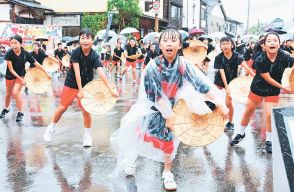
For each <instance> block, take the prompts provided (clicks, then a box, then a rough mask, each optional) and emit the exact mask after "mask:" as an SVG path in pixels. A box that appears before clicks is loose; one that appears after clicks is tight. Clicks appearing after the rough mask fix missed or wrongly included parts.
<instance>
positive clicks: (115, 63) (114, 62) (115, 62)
mask: <svg viewBox="0 0 294 192" xmlns="http://www.w3.org/2000/svg"><path fill="white" fill-rule="evenodd" d="M118 63H119V64H120V63H121V62H120V60H118V61H112V64H113V65H117V64H118Z"/></svg>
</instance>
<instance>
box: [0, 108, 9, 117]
mask: <svg viewBox="0 0 294 192" xmlns="http://www.w3.org/2000/svg"><path fill="white" fill-rule="evenodd" d="M8 112H9V110H7V109H5V108H4V109H3V110H2V112H1V114H0V119H3V118H4V117H5V115H6V114H7V113H8Z"/></svg>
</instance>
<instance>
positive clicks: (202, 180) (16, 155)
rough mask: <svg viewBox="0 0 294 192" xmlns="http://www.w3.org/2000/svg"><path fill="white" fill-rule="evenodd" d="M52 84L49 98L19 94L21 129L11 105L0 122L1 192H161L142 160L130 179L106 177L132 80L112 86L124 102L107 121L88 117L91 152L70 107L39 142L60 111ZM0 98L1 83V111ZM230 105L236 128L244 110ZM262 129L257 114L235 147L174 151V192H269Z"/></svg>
mask: <svg viewBox="0 0 294 192" xmlns="http://www.w3.org/2000/svg"><path fill="white" fill-rule="evenodd" d="M53 79H54V87H53V88H54V92H53V94H48V95H47V96H46V95H42V96H40V95H34V94H32V93H30V94H29V95H25V94H23V101H24V102H23V103H24V108H25V110H24V111H25V120H24V121H23V122H22V123H20V124H17V123H16V122H15V116H16V109H15V102H14V101H13V102H12V103H11V112H10V113H9V115H7V117H6V118H5V119H4V120H1V121H0V127H1V128H0V129H1V132H0V146H1V147H0V191H3V192H6V191H16V192H19V191H32V192H39V191H42V192H55V191H56V192H57V191H62V192H68V191H93V192H94V191H97V192H104V191H118V192H125V191H129V192H136V191H138V192H160V191H164V189H163V185H162V180H161V178H160V177H161V173H162V171H163V165H162V164H161V163H157V162H154V161H152V160H149V159H146V158H139V159H138V160H137V171H136V173H135V175H134V176H133V177H125V176H124V175H123V174H121V175H120V177H119V178H118V179H115V180H111V179H109V178H108V177H107V175H108V174H109V173H111V171H112V170H113V169H114V167H115V163H116V160H115V155H114V153H113V151H112V149H111V147H110V142H109V137H110V135H111V133H112V132H113V131H114V130H116V129H117V128H118V127H119V123H120V118H121V117H122V116H123V115H124V114H125V113H126V112H127V111H128V110H129V108H130V106H131V105H132V104H133V103H134V102H135V101H136V95H137V91H138V86H132V85H131V84H130V83H129V82H130V81H123V82H122V83H119V84H117V86H118V89H119V91H120V93H121V94H122V97H121V98H120V99H119V100H118V102H117V103H116V105H115V107H114V108H113V109H112V110H111V111H110V112H108V113H106V114H105V115H101V116H95V117H93V126H92V138H93V147H91V148H86V149H85V148H83V147H82V136H83V119H82V115H81V112H80V111H79V108H78V107H77V104H76V103H74V104H73V105H72V106H71V107H69V109H68V111H67V112H66V113H65V114H64V115H63V117H62V118H61V120H60V122H59V123H58V124H57V131H56V134H55V136H54V138H53V141H52V144H51V145H50V146H48V145H46V144H45V143H44V142H43V133H44V131H45V129H46V126H47V125H48V124H49V122H50V118H51V116H52V114H53V112H54V110H55V108H56V107H57V106H58V103H59V97H58V96H59V95H60V93H61V89H62V86H63V79H59V80H58V79H57V77H56V76H55V77H54V78H53ZM4 95H5V81H4V80H3V79H1V80H0V97H1V100H0V106H1V107H2V106H3V99H4ZM234 105H235V117H234V122H235V124H238V123H239V122H240V118H241V115H242V112H243V110H244V106H243V105H240V104H237V103H235V104H234ZM263 124H264V123H263V118H262V114H261V111H260V110H258V111H257V112H256V113H255V115H254V117H253V119H252V122H251V127H249V128H248V129H247V131H246V134H247V135H246V139H244V141H242V143H241V144H240V146H239V147H235V148H232V147H230V146H229V145H228V143H229V141H230V140H231V139H232V135H231V134H227V133H224V134H223V135H222V136H221V137H220V138H219V139H218V140H217V141H215V142H214V143H212V144H210V145H208V146H206V147H201V148H191V147H189V146H186V145H180V147H179V150H178V155H177V157H176V159H175V160H174V168H173V173H174V174H175V180H176V181H177V184H178V190H177V191H179V192H190V191H192V192H194V191H195V192H197V191H201V192H204V191H267V192H270V191H274V190H273V179H272V157H271V155H268V154H266V153H265V150H264V144H263V143H264V139H265V128H264V127H263V126H262V125H263Z"/></svg>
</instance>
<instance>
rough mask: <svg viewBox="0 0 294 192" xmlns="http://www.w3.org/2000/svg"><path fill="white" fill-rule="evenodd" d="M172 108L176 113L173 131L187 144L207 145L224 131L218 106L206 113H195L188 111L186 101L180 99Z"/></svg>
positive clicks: (223, 121)
mask: <svg viewBox="0 0 294 192" xmlns="http://www.w3.org/2000/svg"><path fill="white" fill-rule="evenodd" d="M173 110H174V112H175V113H176V119H175V123H174V131H173V133H174V134H175V136H176V137H177V138H178V139H179V140H180V141H182V142H183V143H185V144H187V145H190V146H194V147H200V146H205V145H208V144H210V143H212V142H213V141H215V140H216V139H217V138H218V137H220V136H221V134H222V133H223V132H224V127H225V120H224V118H223V117H222V116H221V115H220V113H219V109H218V108H216V109H215V110H213V111H212V112H210V113H208V114H205V115H197V114H194V113H192V112H190V111H189V109H188V107H187V104H186V102H185V101H184V100H182V99H180V100H179V101H178V102H177V104H176V105H175V106H174V108H173Z"/></svg>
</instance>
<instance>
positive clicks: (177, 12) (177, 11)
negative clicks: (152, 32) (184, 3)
mask: <svg viewBox="0 0 294 192" xmlns="http://www.w3.org/2000/svg"><path fill="white" fill-rule="evenodd" d="M171 17H172V18H177V19H180V18H181V7H178V6H176V5H171Z"/></svg>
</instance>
